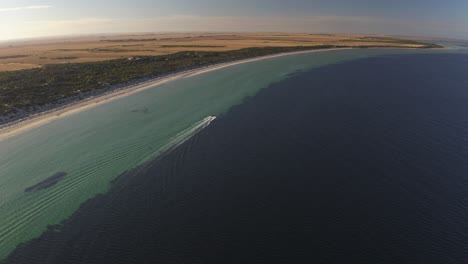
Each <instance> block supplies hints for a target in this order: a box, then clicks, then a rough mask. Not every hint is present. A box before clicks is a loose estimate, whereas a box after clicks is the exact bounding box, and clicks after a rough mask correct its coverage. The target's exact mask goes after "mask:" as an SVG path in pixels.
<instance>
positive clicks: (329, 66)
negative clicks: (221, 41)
mask: <svg viewBox="0 0 468 264" xmlns="http://www.w3.org/2000/svg"><path fill="white" fill-rule="evenodd" d="M467 70H468V55H466V54H463V53H459V54H455V53H451V52H450V51H445V52H433V51H405V50H348V51H337V52H329V53H327V52H324V53H314V54H313V53H311V54H306V55H295V56H288V57H283V58H277V59H272V60H265V61H259V62H255V63H248V64H244V65H237V66H234V67H230V68H225V69H222V70H219V71H216V72H211V73H207V74H203V75H198V76H194V77H191V78H186V79H181V80H178V81H174V82H171V83H168V84H165V85H162V86H159V87H155V88H154V89H150V90H146V91H143V92H141V93H139V94H136V95H132V96H129V97H126V98H124V99H121V100H118V101H114V102H111V103H108V104H105V105H102V106H98V107H96V108H93V109H90V110H87V111H84V112H81V113H79V114H76V115H73V116H70V117H67V118H64V119H60V120H57V121H54V122H52V123H49V124H47V125H45V126H42V127H40V128H37V129H34V130H31V131H28V132H25V133H22V134H20V135H17V136H15V137H11V138H8V139H6V140H4V141H0V152H1V153H0V154H1V155H0V164H1V165H0V173H1V174H0V190H1V192H0V196H1V198H2V199H1V201H0V209H1V211H0V214H1V216H2V217H1V218H0V243H1V244H0V249H1V250H0V252H1V253H2V254H3V256H8V255H9V254H10V253H11V255H9V257H8V258H6V259H5V261H4V262H5V263H156V262H160V263H207V262H210V263H215V262H216V263H219V262H223V263H241V262H248V263H259V262H262V263H263V262H273V263H285V262H291V261H300V262H305V261H307V262H316V263H343V262H348V263H361V262H370V263H465V262H466V261H468V250H467V248H468V232H466V230H468V225H467V223H468V188H467V187H468V177H467V176H466V175H468V162H466V160H467V158H468V136H467V135H468V107H467V105H468V104H467V103H468V76H467V75H466V72H467ZM211 116H216V117H217V118H216V119H215V120H213V118H211ZM57 173H61V174H60V175H62V177H63V179H61V180H60V181H59V182H57V183H54V185H53V186H49V187H50V188H46V189H41V190H38V191H35V192H25V189H27V188H28V187H31V186H37V184H38V183H41V182H42V181H44V180H45V181H47V179H49V178H50V177H51V176H54V175H57ZM64 173H66V175H65V174H64ZM20 243H22V244H20Z"/></svg>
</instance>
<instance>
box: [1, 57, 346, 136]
mask: <svg viewBox="0 0 468 264" xmlns="http://www.w3.org/2000/svg"><path fill="white" fill-rule="evenodd" d="M346 49H350V48H336V49H322V50H307V51H298V52H287V53H280V54H275V55H269V56H262V57H257V58H251V59H245V60H239V61H234V62H228V63H220V64H216V65H212V66H207V67H202V68H199V69H194V70H188V71H184V72H179V73H175V74H172V75H169V76H164V77H158V78H155V79H152V80H149V81H145V82H142V83H139V84H136V85H130V86H128V87H126V88H123V89H119V90H115V91H110V92H108V93H105V94H102V95H99V96H95V97H90V98H87V99H84V100H82V101H79V102H75V103H71V104H69V105H67V106H64V107H60V108H57V109H54V110H51V111H47V112H44V113H40V114H36V115H33V116H31V117H29V118H27V119H24V120H21V121H17V122H13V123H12V124H10V125H7V126H6V127H3V128H1V129H0V140H4V139H5V138H8V137H11V136H14V135H17V134H19V133H22V132H25V131H28V130H30V129H33V128H36V127H39V126H41V125H44V124H47V123H49V122H51V121H54V120H57V119H60V118H64V117H67V116H70V115H73V114H75V113H79V112H81V111H84V110H86V109H89V108H92V107H95V106H97V105H101V104H104V103H108V102H111V101H114V100H117V99H119V98H122V97H125V96H128V95H131V94H135V93H138V92H141V91H144V90H146V89H150V88H154V87H156V86H158V85H161V84H164V83H167V82H170V81H174V80H177V79H179V78H190V77H193V76H196V75H200V74H204V73H207V72H211V71H215V70H219V69H222V68H226V67H230V66H234V65H239V64H243V63H248V62H254V61H260V60H266V59H272V58H278V57H283V56H289V55H296V54H303V53H313V52H324V51H336V50H346Z"/></svg>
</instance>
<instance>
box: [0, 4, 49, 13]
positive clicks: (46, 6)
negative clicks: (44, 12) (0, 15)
mask: <svg viewBox="0 0 468 264" xmlns="http://www.w3.org/2000/svg"><path fill="white" fill-rule="evenodd" d="M51 7H52V6H48V5H34V6H18V7H8V8H0V12H8V11H21V10H32V9H47V8H51Z"/></svg>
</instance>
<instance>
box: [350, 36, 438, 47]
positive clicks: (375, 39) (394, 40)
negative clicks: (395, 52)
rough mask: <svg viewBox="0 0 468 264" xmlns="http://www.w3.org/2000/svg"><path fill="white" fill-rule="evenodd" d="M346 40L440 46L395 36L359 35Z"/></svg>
mask: <svg viewBox="0 0 468 264" xmlns="http://www.w3.org/2000/svg"><path fill="white" fill-rule="evenodd" d="M345 41H347V42H366V43H369V42H377V43H382V44H385V45H384V46H385V47H388V46H389V45H388V44H395V45H399V46H400V45H422V46H423V47H422V48H426V49H429V48H442V46H440V45H437V44H432V43H422V42H419V41H414V40H407V39H397V38H390V37H359V38H353V39H348V40H345Z"/></svg>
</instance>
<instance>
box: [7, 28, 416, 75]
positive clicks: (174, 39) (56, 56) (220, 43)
mask: <svg viewBox="0 0 468 264" xmlns="http://www.w3.org/2000/svg"><path fill="white" fill-rule="evenodd" d="M320 45H337V46H349V47H359V46H368V47H406V48H422V47H425V44H424V43H420V42H416V41H413V40H404V39H400V38H391V37H385V36H374V35H373V36H365V35H334V34H305V33H164V34H152V33H147V34H126V35H94V36H81V37H66V38H65V37H61V38H47V39H45V38H44V39H32V40H21V41H10V42H0V71H15V70H22V69H32V68H37V67H42V66H44V65H50V64H63V63H79V62H97V61H104V60H113V59H121V58H128V57H133V56H156V55H167V54H172V53H176V52H180V51H228V50H237V49H242V48H252V47H297V46H320Z"/></svg>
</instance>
